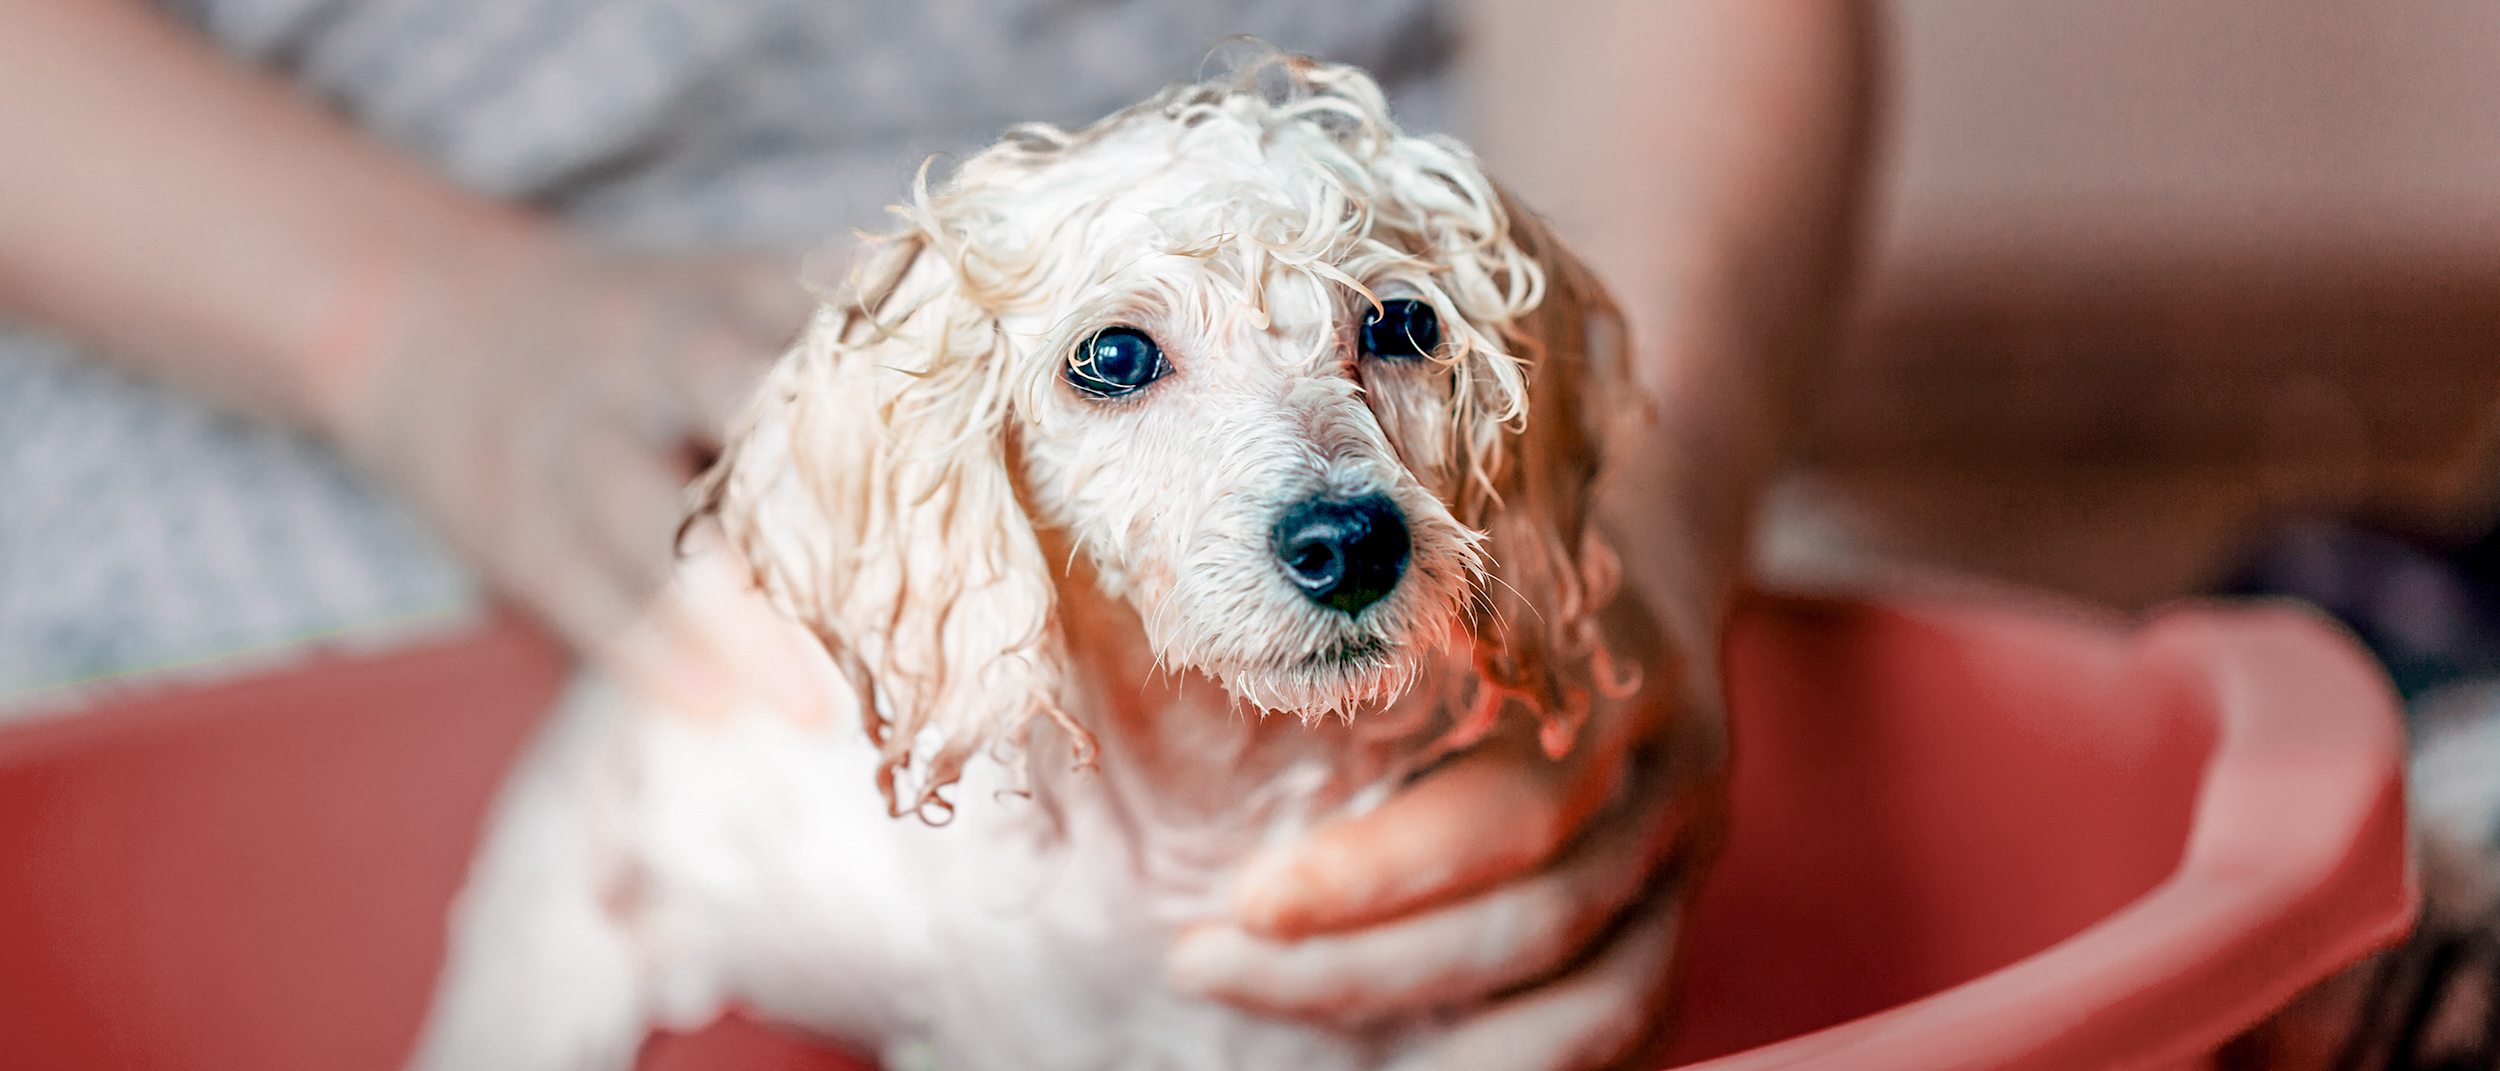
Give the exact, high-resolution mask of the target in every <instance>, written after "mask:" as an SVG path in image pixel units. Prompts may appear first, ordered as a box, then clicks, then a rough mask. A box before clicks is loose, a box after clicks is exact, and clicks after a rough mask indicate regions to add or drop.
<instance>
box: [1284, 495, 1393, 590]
mask: <svg viewBox="0 0 2500 1071" xmlns="http://www.w3.org/2000/svg"><path fill="white" fill-rule="evenodd" d="M1406 551H1407V542H1406V518H1404V517H1401V516H1398V508H1397V507H1396V506H1394V505H1392V504H1390V502H1389V500H1388V499H1386V498H1383V497H1381V496H1379V495H1365V496H1363V497H1361V498H1358V499H1354V500H1353V501H1350V502H1349V501H1344V500H1341V499H1333V498H1309V499H1304V500H1302V501H1300V502H1297V503H1295V504H1294V505H1293V506H1292V507H1290V508H1288V509H1286V510H1285V515H1284V516H1283V517H1281V518H1279V519H1278V520H1277V521H1276V557H1277V559H1278V560H1280V561H1283V562H1284V563H1285V575H1286V576H1287V577H1290V578H1292V580H1293V582H1294V584H1295V585H1296V586H1298V587H1300V588H1301V589H1302V593H1303V594H1304V595H1307V596H1310V599H1311V601H1312V602H1315V603H1318V604H1320V605H1322V606H1333V607H1336V608H1337V609H1339V610H1343V611H1345V612H1346V614H1347V615H1349V616H1351V615H1354V614H1358V613H1361V612H1363V608H1364V607H1366V606H1369V605H1371V604H1373V603H1376V602H1379V601H1380V600H1381V599H1382V598H1383V597H1385V596H1387V595H1388V594H1389V589H1391V588H1394V587H1397V586H1398V575H1399V574H1401V573H1404V572H1405V571H1406Z"/></svg>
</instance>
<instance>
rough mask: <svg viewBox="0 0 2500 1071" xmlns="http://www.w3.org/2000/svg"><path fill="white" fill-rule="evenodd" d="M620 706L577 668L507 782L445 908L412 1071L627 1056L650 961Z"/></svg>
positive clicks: (636, 1040)
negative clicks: (443, 950)
mask: <svg viewBox="0 0 2500 1071" xmlns="http://www.w3.org/2000/svg"><path fill="white" fill-rule="evenodd" d="M628 716H629V715H628V713H627V710H626V705H625V703H624V701H623V700H622V698H621V697H620V696H619V695H618V694H617V691H616V689H615V688H614V687H613V686H612V685H608V684H607V683H605V682H603V681H600V680H597V679H594V678H591V677H587V676H585V677H584V678H582V679H580V680H577V681H576V682H575V683H574V686H573V688H572V690H571V691H570V692H569V693H568V694H567V695H566V697H565V700H564V703H563V705H562V707H561V708H560V709H559V711H558V713H557V715H556V716H555V718H554V719H552V720H551V722H550V724H549V725H548V726H547V727H546V728H545V730H543V732H542V735H541V737H540V739H539V740H538V741H537V742H536V743H535V744H534V745H533V746H532V747H531V749H530V751H529V752H528V754H527V755H526V756H525V757H524V759H523V761H522V763H521V765H520V768H519V769H518V770H517V771H516V772H515V774H514V776H513V777H512V779H511V780H510V781H508V782H506V784H505V786H504V792H503V796H502V797H501V798H500V799H499V800H497V802H496V805H495V810H494V813H493V814H492V816H491V818H490V820H489V825H488V828H487V834H486V840H485V842H484V844H483V846H482V847H481V849H480V850H479V852H478V855H477V858H476V859H475V861H474V862H473V863H472V864H471V871H470V874H469V880H468V884H467V885H466V886H465V887H464V888H463V889H462V890H461V893H460V897H459V899H458V900H457V901H456V902H455V903H454V905H453V909H452V919H451V931H452V932H451V940H450V950H449V954H448V958H447V960H446V962H445V964H444V968H443V974H442V977H441V981H440V983H439V985H438V988H437V990H436V993H435V998H434V1006H433V1009H432V1011H431V1012H430V1014H429V1015H428V1018H427V1022H426V1026H425V1031H424V1034H423V1036H422V1037H421V1038H420V1039H419V1041H418V1045H417V1051H416V1055H415V1057H414V1059H413V1060H412V1061H411V1067H412V1068H414V1069H415V1071H499V1069H509V1071H603V1069H622V1068H625V1067H628V1066H630V1065H631V1063H632V1061H633V1058H634V1055H635V1052H636V1050H637V1048H638V1046H639V1045H640V1043H641V1041H642V1038H643V1034H644V1031H645V1025H646V1008H647V1006H648V1003H649V994H648V989H649V983H648V978H649V977H650V964H649V962H648V958H649V957H648V954H647V950H646V949H644V948H643V947H641V945H640V943H639V941H638V940H637V935H636V934H635V933H634V932H633V919H634V917H635V916H636V915H637V913H638V907H639V905H638V904H636V903H635V902H634V901H635V899H636V897H637V896H638V895H639V890H638V887H637V884H636V882H635V880H634V877H633V875H634V873H635V868H634V867H633V866H632V865H631V860H630V856H629V852H628V847H627V838H626V837H624V836H621V835H620V833H619V831H620V830H621V829H622V828H623V827H624V824H625V823H624V821H623V817H624V814H625V812H626V810H627V809H628V808H630V807H631V805H632V800H631V798H630V795H629V793H630V791H631V787H632V786H631V778H630V776H629V774H630V770H629V769H627V768H626V766H625V764H626V763H627V762H628V759H627V757H626V756H627V754H628V752H627V749H626V748H624V747H622V746H620V744H621V743H622V741H621V740H620V738H619V735H620V733H622V732H623V731H624V723H625V722H626V720H627V718H628Z"/></svg>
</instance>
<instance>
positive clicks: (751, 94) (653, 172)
mask: <svg viewBox="0 0 2500 1071" xmlns="http://www.w3.org/2000/svg"><path fill="white" fill-rule="evenodd" d="M166 3H167V9H168V10H169V11H170V12H171V13H172V14H173V15H174V16H175V17H177V18H180V19H182V20H184V21H186V22H187V23H189V24H190V25H192V26H194V27H196V28H197V29H198V30H199V31H200V32H201V33H203V34H204V35H206V36H207V37H209V38H211V39H213V40H214V41H216V42H217V43H218V44H219V45H220V47H222V48H224V49H225V50H227V51H228V52H230V53H231V54H233V55H235V56H237V57H238V58H240V59H242V60H243V61H245V62H249V63H253V64H256V65H259V66H261V67H264V68H266V69H269V70H272V71H275V72H277V73H279V74H281V75H283V76H285V77H287V78H290V79H292V80H294V81H296V82H297V83H299V84H301V85H303V86H305V87H306V88H307V89H308V90H309V91H311V92H314V93H317V94H319V95H321V96H322V97H323V98H324V99H326V100H328V101H329V102H330V103H331V104H332V105H333V106H335V107H336V108H338V109H339V110H340V111H341V112H342V113H344V114H345V115H347V116H349V117H350V118H351V119H353V120H354V121H355V122H357V123H358V124H360V125H361V126H363V127H364V128H366V129H368V130H370V131H373V132H374V133H376V134H377V135H379V136H381V137H383V138H385V139H387V140H389V141H390V142H392V143H394V144H396V145H398V146H400V147H401V148H403V149H405V150H407V151H409V152H411V153H413V154H415V155H416V156H418V157H419V158H421V159H423V160H426V161H428V162H429V163H430V164H432V165H433V166H434V167H435V168H437V169H438V170H439V171H440V172H441V173H442V174H444V175H446V176H447V177H449V178H450V179H451V180H452V181H454V182H456V183H459V184H460V185H463V186H465V187H467V188H470V189H472V190H476V191H478V192H480V193H483V194H487V195H491V196H497V197H506V198H513V199H519V200H524V201H528V202H530V203H534V204H537V205H540V206H542V207H544V208H546V209H548V210H550V211H552V212H555V213H557V214H559V215H561V216H563V217H564V218H566V219H568V220H569V221H571V222H573V223H574V224H576V225H578V226H579V227H580V228H582V229H583V230H585V231H587V232H588V233H590V234H592V235H594V236H596V237H598V238H601V239H604V240H608V241H612V242H616V243H620V244H625V245H632V246H636V247H646V248H654V249H683V248H700V247H709V246H741V247H750V248H777V249H785V250H791V251H799V250H805V249H807V248H810V247H812V246H814V245H816V244H818V243H819V242H822V241H824V240H826V239H828V238H832V237H836V236H839V235H842V234H845V233H847V232H848V231H849V230H850V229H853V228H865V229H870V230H877V229H883V228H885V227H886V226H887V225H888V224H887V220H886V217H885V215H884V213H883V206H885V205H887V204H890V203H893V202H894V201H895V200H896V199H897V198H898V196H899V195H900V193H901V192H902V191H903V190H904V189H905V188H906V186H907V184H908V182H909V179H910V176H911V175H912V173H913V172H914V171H915V170H916V169H917V168H918V166H919V164H920V162H921V160H922V159H923V158H924V157H925V156H927V155H928V154H929V153H932V152H941V151H962V150H965V149H969V148H973V147H977V146H979V145H980V144H982V143H984V142H986V141H988V140H989V139H991V138H993V137H995V136H996V135H997V133H998V132H999V131H1000V130H1001V129H1003V128H1004V127H1005V126H1006V125H1008V124H1009V123H1012V122H1018V121H1023V120H1029V119H1041V120H1048V121H1052V122H1059V123H1063V124H1078V123H1083V122H1087V121H1090V120H1092V119H1094V118H1097V117H1099V116H1101V115H1103V114H1106V113H1108V112H1110V111H1112V110H1114V109H1116V108H1118V107H1121V106H1124V105H1126V104H1129V103H1133V102H1135V101H1136V100H1139V99H1142V98H1143V97H1145V96H1146V95H1148V94H1150V93H1151V92H1153V91H1154V90H1155V89H1156V88H1158V87H1160V86H1162V85H1164V84H1166V83H1169V82H1172V81H1175V80H1180V79H1185V78H1190V77H1194V76H1195V75H1197V74H1198V73H1199V69H1200V66H1201V63H1202V61H1203V60H1204V58H1205V57H1206V56H1207V54H1208V52H1209V50H1210V49H1211V48H1212V47H1214V46H1215V45H1217V44H1218V43H1219V42H1220V41H1222V40H1224V39H1225V38H1227V37H1228V36H1231V35H1248V36H1252V37H1256V38H1259V39H1262V40H1265V41H1267V42H1268V43H1271V44H1274V45H1276V46H1278V47H1280V48H1283V49H1286V50H1289V51H1296V52H1309V53H1312V54H1316V55H1321V56H1325V57H1328V58H1331V59H1338V60H1346V61H1351V62H1355V63H1359V64H1362V65H1364V66H1366V67H1369V68H1371V69H1372V70H1373V71H1374V72H1375V73H1376V74H1377V75H1379V76H1380V77H1381V79H1382V81H1383V83H1384V85H1386V86H1387V87H1388V88H1389V89H1390V91H1391V93H1392V96H1393V97H1394V98H1395V100H1396V101H1397V104H1398V107H1399V109H1400V111H1401V115H1402V118H1403V119H1404V121H1405V122H1406V123H1407V124H1408V125H1409V126H1411V127H1416V128H1420V129H1449V128H1450V127H1451V125H1452V118H1451V116H1450V115H1449V113H1448V111H1447V108H1446V106H1445V101H1446V95H1445V94H1444V93H1443V92H1442V90H1441V82H1440V73H1441V70H1442V68H1443V66H1444V61H1445V60H1446V58H1447V56H1448V54H1449V52H1450V50H1451V44H1452V40H1451V35H1450V28H1449V27H1448V26H1447V25H1445V23H1444V22H1443V20H1442V17H1441V15H1440V13H1439V11H1438V10H1437V8H1436V6H1435V4H1434V2H1433V0H1187V2H1177V0H1175V2H1160V3H1157V2H1145V0H739V2H733V0H166ZM0 481H5V482H0V487H5V488H6V493H5V494H0V717H5V716H6V715H7V714H8V712H9V711H10V710H13V709H14V710H21V711H22V710H27V709H36V708H39V707H43V706H45V705H46V704H44V703H42V702H40V698H41V697H42V696H45V695H57V694H59V693H58V688H57V686H60V685H63V684H66V683H70V682H76V681H81V680H87V679H92V678H98V677H107V676H111V675H114V674H122V673H128V672H132V671H135V670H144V669H149V668H154V667H160V666H165V665H169V664H176V663H192V662H197V661H199V660H202V659H213V658H218V657H220V656H227V655H231V654H234V653H237V652H250V651H268V650H272V649H284V648H285V647H286V646H287V645H289V644H294V643H298V642H300V641H302V640H304V639H306V638H308V637H321V636H337V635H340V634H341V633H342V632H346V633H350V634H352V633H355V632H357V631H359V630H362V631H366V632H370V631H371V630H372V628H373V627H374V626H376V625H379V624H383V623H390V622H405V621H408V620H410V619H426V618H444V617H452V618H457V617H460V616H464V615H467V614H471V613H474V612H475V611H476V608H477V607H478V606H479V604H480V601H481V598H482V596H481V593H480V591H479V589H478V586H477V584H476V582H475V581H474V580H473V579H472V578H470V577H469V576H468V575H467V574H466V573H465V572H464V571H463V569H462V568H461V567H460V566H459V565H458V564H457V563H455V562H454V561H453V559H452V558H451V556H450V555H449V554H448V553H446V552H445V551H444V550H443V549H441V547H440V546H439V545H438V544H437V543H436V542H435V541H433V540H432V539H431V538H430V537H429V536H427V535H426V534H425V532H424V531H423V530H422V528H420V527H419V526H418V525H417V524H415V523H414V522H413V521H412V520H411V519H410V518H409V517H408V516H407V515H406V514H405V513H404V512H402V511H401V510H399V509H398V508H397V507H396V506H394V505H393V504H391V503H389V502H388V501H386V500H384V499H383V498H382V497H380V496H379V495H378V494H377V493H376V492H375V491H374V490H373V489H372V488H371V487H369V486H368V485H367V484H365V483H364V482H363V481H362V480H361V479H360V478H359V477H358V476H357V475H356V474H354V473H352V472H351V471H349V470H347V469H346V468H345V467H344V466H343V465H341V464H340V463H339V462H338V461H337V460H336V459H334V458H332V457H330V456H329V455H327V454H326V453H324V452H323V451H322V450H321V449H319V448H318V447H316V446H314V445H311V444H309V443H306V442H304V441H302V440H300V439H297V438H293V437H290V436H288V435H286V434H283V433H280V432H275V431H271V430H268V429H263V428H255V427H251V426H248V425H245V424H242V423H240V422H238V421H235V420H232V419H229V418H226V417H223V416H220V415H219V414H217V413H215V412H213V411H211V410H210V409H208V408H207V407H205V406H204V405H202V404H201V403H199V402H197V401H195V400H192V399H190V398H188V397H185V396H181V395H178V394H175V393H173V392H170V391H166V390H163V389H160V388H157V387H154V386H150V385H147V384H141V383H135V382H132V381H131V380H129V379H128V378H126V377H124V376H121V375H120V374H118V373H115V372H112V371H110V370H108V369H106V368H105V367H103V366H102V365H99V364H97V363H96V362H93V361H91V360H87V359H85V358H83V357H81V356H79V355H78V354H76V353H75V352H73V351H72V350H71V349H70V348H69V347H67V346H64V345H63V344H61V343H59V342H57V341H54V340H50V339H46V338H44V337H42V336H39V335H37V334H34V333H32V332H27V331H23V330H18V329H14V328H10V327H8V326H7V325H0ZM254 664H257V663H254ZM30 697H34V698H33V699H30ZM51 705H53V706H57V704H51Z"/></svg>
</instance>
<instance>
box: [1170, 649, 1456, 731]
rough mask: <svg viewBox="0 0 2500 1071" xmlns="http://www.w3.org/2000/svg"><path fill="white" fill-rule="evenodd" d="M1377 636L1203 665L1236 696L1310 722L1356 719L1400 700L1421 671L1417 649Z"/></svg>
mask: <svg viewBox="0 0 2500 1071" xmlns="http://www.w3.org/2000/svg"><path fill="white" fill-rule="evenodd" d="M1438 646H1439V645H1438V644H1430V643H1426V644H1413V645H1404V644H1396V643H1393V642H1391V641H1389V640H1385V639H1378V638H1373V637H1363V638H1355V639H1348V640H1344V641H1341V642H1338V643H1334V644H1331V645H1329V646H1328V647H1326V648H1324V649H1322V650H1319V651H1317V652H1309V653H1298V654H1295V655H1291V656H1286V657H1280V658H1278V659H1275V660H1273V661H1269V662H1263V663H1258V664H1252V665H1233V666H1207V667H1202V668H1203V670H1204V672H1206V673H1207V675H1208V676H1211V677H1213V678H1215V679H1216V680H1217V681H1219V682H1221V683H1222V684H1223V685H1224V687H1225V689H1226V690H1228V691H1230V692H1231V693H1232V694H1233V696H1234V698H1236V699H1239V700H1241V701H1242V702H1244V703H1248V704H1250V705H1252V706H1255V707H1258V708H1260V709H1262V710H1268V711H1274V712H1276V713H1280V714H1291V715H1294V716H1296V717H1299V718H1302V719H1303V720H1305V721H1311V720H1317V719H1319V718H1322V717H1326V716H1328V715H1331V714H1334V715H1338V716H1341V717H1347V718H1352V717H1355V716H1357V715H1359V714H1362V713H1365V712H1367V711H1373V710H1378V709H1380V708H1382V707H1385V706H1387V705H1389V704H1390V703H1393V702H1396V701H1397V699H1398V697H1400V696H1403V695H1405V694H1406V692H1407V689H1409V688H1411V687H1413V686H1414V684H1415V679H1416V677H1417V675H1418V674H1419V673H1420V671H1421V665H1422V661H1421V657H1420V656H1421V655H1422V654H1424V653H1425V652H1424V651H1423V650H1419V649H1418V648H1437V647H1438Z"/></svg>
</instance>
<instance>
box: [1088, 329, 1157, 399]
mask: <svg viewBox="0 0 2500 1071" xmlns="http://www.w3.org/2000/svg"><path fill="white" fill-rule="evenodd" d="M1164 371H1165V369H1164V367H1163V347H1161V346H1157V345H1155V340H1153V339H1151V338H1148V337H1146V333H1145V332H1143V331H1140V330H1138V329H1136V328H1134V327H1106V328H1103V329H1102V330H1100V331H1096V332H1094V336H1093V337H1092V338H1089V339H1086V340H1085V341H1083V342H1080V343H1077V346H1076V352H1075V353H1072V354H1069V355H1068V382H1069V383H1071V384H1074V385H1075V386H1076V389H1078V390H1081V391H1084V392H1085V393H1087V394H1091V395H1093V396H1094V397H1097V398H1117V397H1119V396H1120V395H1123V394H1130V393H1134V392H1135V391H1136V390H1137V389H1138V388H1140V387H1143V386H1145V385H1146V384H1148V383H1152V382H1154V381H1155V380H1157V379H1161V378H1162V377H1163V373H1164Z"/></svg>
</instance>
